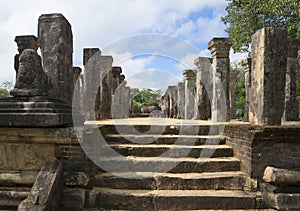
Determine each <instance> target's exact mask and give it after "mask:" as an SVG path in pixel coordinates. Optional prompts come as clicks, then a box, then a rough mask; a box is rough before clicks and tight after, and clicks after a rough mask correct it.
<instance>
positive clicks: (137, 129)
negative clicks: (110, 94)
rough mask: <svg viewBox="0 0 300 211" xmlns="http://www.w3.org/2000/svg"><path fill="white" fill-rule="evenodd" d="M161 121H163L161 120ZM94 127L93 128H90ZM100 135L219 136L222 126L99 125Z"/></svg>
mask: <svg viewBox="0 0 300 211" xmlns="http://www.w3.org/2000/svg"><path fill="white" fill-rule="evenodd" d="M162 121H163V119H162ZM92 127H94V126H92ZM99 129H100V131H101V132H102V134H104V135H106V134H109V133H111V134H135V135H153V134H173V135H180V134H182V135H220V134H222V133H223V130H224V125H212V124H202V125H194V124H193V125H189V124H186V125H185V124H177V125H163V124H150V125H149V124H148V125H132V124H130V122H129V123H128V124H120V125H117V124H116V125H100V126H99Z"/></svg>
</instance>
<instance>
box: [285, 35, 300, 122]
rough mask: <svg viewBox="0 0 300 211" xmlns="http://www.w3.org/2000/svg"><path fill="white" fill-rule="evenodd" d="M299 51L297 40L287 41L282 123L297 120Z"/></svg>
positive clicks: (299, 42) (299, 45)
mask: <svg viewBox="0 0 300 211" xmlns="http://www.w3.org/2000/svg"><path fill="white" fill-rule="evenodd" d="M299 49H300V40H299V39H288V52H287V68H286V84H285V105H284V113H283V116H282V120H283V121H297V120H299V104H298V101H297V95H296V77H297V72H298V71H299V63H298V59H297V57H298V50H299Z"/></svg>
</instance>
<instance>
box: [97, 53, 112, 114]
mask: <svg viewBox="0 0 300 211" xmlns="http://www.w3.org/2000/svg"><path fill="white" fill-rule="evenodd" d="M112 63H113V58H112V56H101V59H100V64H101V76H100V79H102V78H103V80H102V82H101V86H100V119H111V117H112V115H111V104H112V99H111V88H110V77H109V74H110V72H111V69H112Z"/></svg>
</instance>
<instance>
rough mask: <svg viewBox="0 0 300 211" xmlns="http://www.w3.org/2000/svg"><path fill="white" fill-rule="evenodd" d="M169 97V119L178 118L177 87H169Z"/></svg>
mask: <svg viewBox="0 0 300 211" xmlns="http://www.w3.org/2000/svg"><path fill="white" fill-rule="evenodd" d="M167 93H168V96H169V107H170V108H169V109H170V110H169V118H176V117H177V116H176V115H177V95H178V94H177V87H176V86H168V91H167Z"/></svg>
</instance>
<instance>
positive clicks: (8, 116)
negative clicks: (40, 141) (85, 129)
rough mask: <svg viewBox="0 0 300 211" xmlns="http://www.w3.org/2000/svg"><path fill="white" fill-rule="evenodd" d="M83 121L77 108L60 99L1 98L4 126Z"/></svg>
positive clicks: (31, 125) (1, 124)
mask: <svg viewBox="0 0 300 211" xmlns="http://www.w3.org/2000/svg"><path fill="white" fill-rule="evenodd" d="M72 112H74V114H73V115H72ZM73 117H74V119H73ZM73 121H74V122H73ZM83 122H84V118H83V116H82V115H81V113H80V112H79V111H77V109H74V107H72V106H71V105H68V104H66V103H65V102H63V101H60V100H55V99H49V98H47V97H9V98H2V99H0V126H2V127H56V126H72V125H73V123H75V124H80V123H82V124H83Z"/></svg>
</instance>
